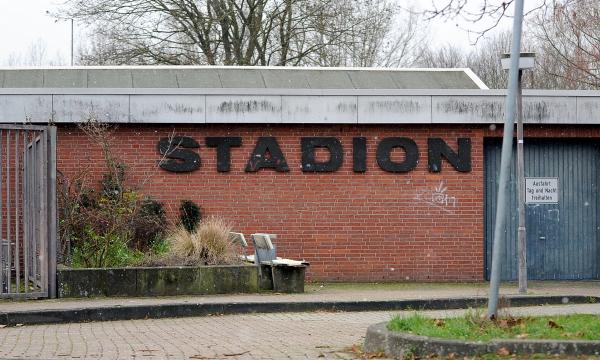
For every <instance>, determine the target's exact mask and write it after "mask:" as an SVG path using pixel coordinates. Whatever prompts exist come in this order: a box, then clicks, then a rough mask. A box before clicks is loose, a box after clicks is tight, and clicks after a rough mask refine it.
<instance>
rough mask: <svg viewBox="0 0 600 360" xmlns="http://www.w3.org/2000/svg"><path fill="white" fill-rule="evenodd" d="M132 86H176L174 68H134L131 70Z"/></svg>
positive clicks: (175, 71)
mask: <svg viewBox="0 0 600 360" xmlns="http://www.w3.org/2000/svg"><path fill="white" fill-rule="evenodd" d="M131 76H132V81H133V87H134V88H177V87H179V86H178V85H177V70H175V69H165V70H159V69H135V70H131Z"/></svg>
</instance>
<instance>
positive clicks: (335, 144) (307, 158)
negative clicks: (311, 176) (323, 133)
mask: <svg viewBox="0 0 600 360" xmlns="http://www.w3.org/2000/svg"><path fill="white" fill-rule="evenodd" d="M301 146H302V171H304V172H333V171H336V170H337V169H339V168H340V167H341V166H342V162H343V161H344V150H343V149H342V143H340V141H339V140H338V139H336V138H334V137H303V138H302V139H301ZM316 148H326V149H327V150H328V151H329V160H328V161H325V162H317V161H316V159H315V149H316Z"/></svg>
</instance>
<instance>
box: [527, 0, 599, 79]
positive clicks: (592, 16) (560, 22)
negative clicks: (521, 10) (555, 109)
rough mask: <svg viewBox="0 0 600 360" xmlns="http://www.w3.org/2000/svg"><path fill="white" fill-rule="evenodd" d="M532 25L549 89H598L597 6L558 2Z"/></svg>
mask: <svg viewBox="0 0 600 360" xmlns="http://www.w3.org/2000/svg"><path fill="white" fill-rule="evenodd" d="M533 24H534V26H533V29H534V34H535V36H536V40H537V42H538V44H539V49H540V53H542V54H543V56H542V57H541V59H540V61H538V63H539V66H540V67H541V69H542V71H543V72H544V73H545V74H546V75H547V77H548V79H547V80H553V81H551V82H550V83H549V84H548V85H549V86H553V87H561V88H567V89H597V88H600V2H598V1H597V0H560V1H557V2H556V3H555V4H554V5H553V6H552V7H551V8H548V9H546V11H544V12H541V13H540V14H539V15H538V17H537V18H536V19H535V20H534V21H533Z"/></svg>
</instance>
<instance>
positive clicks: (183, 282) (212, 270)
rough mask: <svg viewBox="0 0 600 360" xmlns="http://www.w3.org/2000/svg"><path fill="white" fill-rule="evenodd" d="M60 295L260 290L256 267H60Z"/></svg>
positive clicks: (159, 294)
mask: <svg viewBox="0 0 600 360" xmlns="http://www.w3.org/2000/svg"><path fill="white" fill-rule="evenodd" d="M57 281H58V297H61V298H67V297H89V296H169V295H207V294H230V293H255V292H258V290H259V288H258V269H257V267H256V266H201V267H164V268H115V269H61V270H58V271H57Z"/></svg>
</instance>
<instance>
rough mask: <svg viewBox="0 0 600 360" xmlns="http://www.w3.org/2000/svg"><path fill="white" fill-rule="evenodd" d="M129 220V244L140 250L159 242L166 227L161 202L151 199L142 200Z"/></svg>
mask: <svg viewBox="0 0 600 360" xmlns="http://www.w3.org/2000/svg"><path fill="white" fill-rule="evenodd" d="M131 220H132V221H131V228H132V239H131V246H132V247H133V248H135V249H138V250H141V251H148V250H150V248H151V247H152V246H153V244H154V243H156V242H160V240H162V239H163V237H164V235H165V232H166V229H167V227H168V223H167V217H166V214H165V209H164V206H163V204H162V203H160V202H158V201H156V200H152V199H146V200H143V201H142V202H141V203H140V206H139V209H138V210H137V213H136V215H135V216H134V217H133V218H132V219H131Z"/></svg>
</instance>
